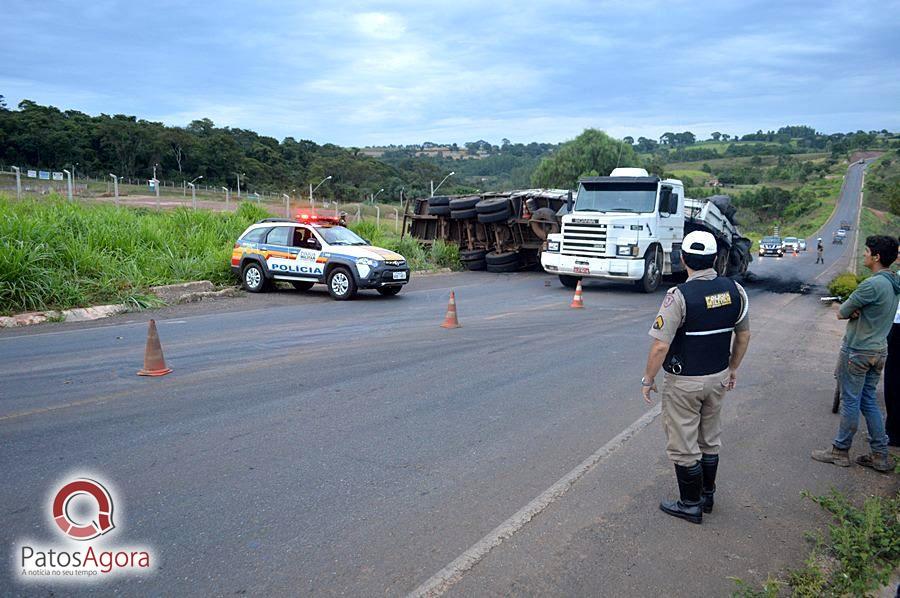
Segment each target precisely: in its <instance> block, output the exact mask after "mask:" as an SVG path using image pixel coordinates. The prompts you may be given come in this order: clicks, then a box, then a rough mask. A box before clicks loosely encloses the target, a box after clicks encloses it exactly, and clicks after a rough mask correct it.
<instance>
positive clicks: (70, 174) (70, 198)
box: [63, 168, 72, 201]
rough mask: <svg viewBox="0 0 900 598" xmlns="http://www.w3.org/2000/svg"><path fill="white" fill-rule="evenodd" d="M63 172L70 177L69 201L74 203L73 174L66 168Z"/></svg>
mask: <svg viewBox="0 0 900 598" xmlns="http://www.w3.org/2000/svg"><path fill="white" fill-rule="evenodd" d="M63 172H64V173H66V176H67V177H68V185H67V187H68V190H69V201H72V173H71V172H69V171H68V170H66V169H65V168H63Z"/></svg>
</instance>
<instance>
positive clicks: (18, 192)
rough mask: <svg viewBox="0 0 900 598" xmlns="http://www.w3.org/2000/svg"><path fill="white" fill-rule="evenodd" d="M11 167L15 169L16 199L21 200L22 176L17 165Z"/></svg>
mask: <svg viewBox="0 0 900 598" xmlns="http://www.w3.org/2000/svg"><path fill="white" fill-rule="evenodd" d="M12 168H13V170H15V171H16V199H18V200H21V199H22V176H21V174H22V173H20V172H19V167H18V166H13V167H12Z"/></svg>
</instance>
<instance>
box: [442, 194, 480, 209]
mask: <svg viewBox="0 0 900 598" xmlns="http://www.w3.org/2000/svg"><path fill="white" fill-rule="evenodd" d="M479 201H481V197H480V196H478V195H475V196H473V197H457V198H456V199H451V200H450V209H451V210H453V211H456V210H471V209H472V208H474V207H475V205H476V204H477V203H478V202H479Z"/></svg>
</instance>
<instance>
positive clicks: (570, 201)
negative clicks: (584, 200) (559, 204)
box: [566, 191, 575, 212]
mask: <svg viewBox="0 0 900 598" xmlns="http://www.w3.org/2000/svg"><path fill="white" fill-rule="evenodd" d="M573 207H575V200H574V199H573V198H572V192H571V191H569V195H568V197H566V211H567V212H571V211H572V208H573Z"/></svg>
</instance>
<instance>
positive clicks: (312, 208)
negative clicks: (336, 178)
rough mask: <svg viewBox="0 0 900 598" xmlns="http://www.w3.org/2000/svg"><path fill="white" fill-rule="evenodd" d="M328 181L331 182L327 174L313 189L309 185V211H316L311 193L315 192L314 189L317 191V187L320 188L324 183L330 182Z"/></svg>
mask: <svg viewBox="0 0 900 598" xmlns="http://www.w3.org/2000/svg"><path fill="white" fill-rule="evenodd" d="M330 180H331V175H330V174H329V175H328V176H327V177H325V178H324V179H322V180H321V182H320V183H319V184H318V185H316V188H315V189H313V186H312V183H310V184H309V209H310V211H315V209H316V202H315V201H314V200H313V193H315V192H316V189H318V188H319V187H321V186H322V183H324V182H325V181H330Z"/></svg>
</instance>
